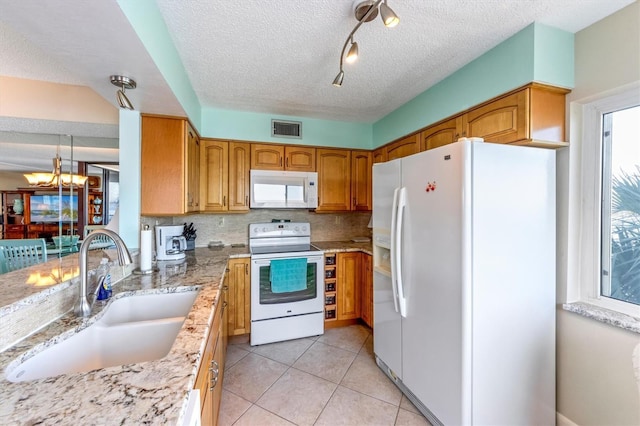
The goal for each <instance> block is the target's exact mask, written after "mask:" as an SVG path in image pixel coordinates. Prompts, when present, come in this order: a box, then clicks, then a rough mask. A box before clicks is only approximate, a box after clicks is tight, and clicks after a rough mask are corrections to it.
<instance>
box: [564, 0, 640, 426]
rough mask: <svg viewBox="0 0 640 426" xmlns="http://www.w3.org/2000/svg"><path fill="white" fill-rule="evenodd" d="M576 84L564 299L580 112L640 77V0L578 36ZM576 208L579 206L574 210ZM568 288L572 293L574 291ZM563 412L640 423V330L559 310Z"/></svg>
mask: <svg viewBox="0 0 640 426" xmlns="http://www.w3.org/2000/svg"><path fill="white" fill-rule="evenodd" d="M575 70H576V75H575V83H576V84H575V89H574V90H573V92H572V93H571V94H570V95H569V96H568V99H567V102H568V106H569V108H568V111H571V112H570V117H569V129H570V135H569V141H570V148H568V149H564V150H561V151H559V152H558V251H557V252H558V301H559V302H560V303H562V302H564V301H566V300H567V297H569V299H570V300H571V299H572V298H573V296H574V295H575V292H573V291H572V285H573V284H574V283H573V280H574V278H575V277H574V276H573V275H572V273H571V271H570V270H569V268H568V266H567V265H568V259H569V255H570V251H569V250H568V248H569V245H570V244H573V245H576V244H579V242H577V241H576V240H575V239H573V238H572V236H570V235H569V232H570V231H569V223H570V222H572V220H573V217H570V213H569V212H570V208H569V206H570V205H572V206H577V209H580V208H581V204H580V200H579V198H574V199H573V200H569V199H568V194H569V184H570V181H571V185H575V184H576V182H577V181H576V179H577V178H579V176H577V175H570V174H569V162H570V161H575V160H576V159H578V158H579V157H580V155H581V140H580V132H579V131H578V129H579V128H580V126H581V123H580V116H579V114H576V110H578V109H579V108H578V107H579V104H580V102H584V101H585V100H586V99H587V98H589V97H592V96H594V95H598V94H601V93H604V92H607V91H609V90H612V89H614V88H617V87H620V86H624V85H627V84H629V83H632V82H633V81H637V80H638V79H640V3H638V2H635V3H633V4H631V5H630V6H628V7H626V8H625V9H622V10H621V11H619V12H617V13H615V14H614V15H611V16H609V17H607V18H605V19H603V20H602V21H600V22H597V23H595V24H594V25H592V26H590V27H588V28H585V29H584V30H582V31H580V32H579V33H577V34H576V38H575ZM571 214H574V210H573V209H572V210H571ZM568 294H569V296H567V295H568ZM557 339H558V345H557V410H558V412H559V413H560V414H561V415H563V416H564V417H566V418H568V419H569V420H570V421H572V422H574V423H576V424H579V425H594V426H595V425H639V424H640V394H639V389H638V386H637V384H636V379H635V377H634V373H633V366H632V359H631V356H632V351H633V348H634V347H635V345H637V344H638V343H640V335H639V334H636V333H631V332H629V331H625V330H622V329H620V328H616V327H613V326H610V325H607V324H603V323H600V322H597V321H595V320H591V319H588V318H584V317H581V316H578V315H577V314H574V313H570V312H566V311H563V310H562V309H561V308H559V309H558V320H557Z"/></svg>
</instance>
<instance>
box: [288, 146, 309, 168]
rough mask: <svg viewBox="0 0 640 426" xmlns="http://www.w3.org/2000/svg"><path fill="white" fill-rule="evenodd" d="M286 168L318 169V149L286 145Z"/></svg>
mask: <svg viewBox="0 0 640 426" xmlns="http://www.w3.org/2000/svg"><path fill="white" fill-rule="evenodd" d="M284 155H285V160H284V168H285V170H292V171H296V172H315V171H316V149H315V148H309V147H304V146H285V147H284Z"/></svg>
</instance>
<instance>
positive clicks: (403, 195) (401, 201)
mask: <svg viewBox="0 0 640 426" xmlns="http://www.w3.org/2000/svg"><path fill="white" fill-rule="evenodd" d="M406 206H407V188H405V187H402V188H400V191H399V193H398V201H397V209H396V210H397V213H396V214H397V219H396V220H397V225H396V233H395V237H396V238H395V240H396V241H395V246H396V250H395V257H396V259H395V263H396V271H397V272H396V287H397V291H398V305H399V307H400V315H401V316H402V317H404V318H406V317H407V300H406V299H405V297H404V287H403V284H402V261H403V255H402V234H403V229H402V227H403V223H404V220H403V219H404V209H405V207H406Z"/></svg>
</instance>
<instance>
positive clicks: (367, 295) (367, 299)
mask: <svg viewBox="0 0 640 426" xmlns="http://www.w3.org/2000/svg"><path fill="white" fill-rule="evenodd" d="M361 256H362V257H361V260H362V276H361V284H362V288H361V289H360V295H361V301H362V302H361V304H360V318H362V320H363V321H364V322H365V324H367V325H368V326H369V327H373V263H372V259H371V255H370V254H365V253H362V255H361Z"/></svg>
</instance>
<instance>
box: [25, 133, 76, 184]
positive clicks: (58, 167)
mask: <svg viewBox="0 0 640 426" xmlns="http://www.w3.org/2000/svg"><path fill="white" fill-rule="evenodd" d="M71 146H72V147H73V137H71ZM72 149H73V148H72ZM24 177H25V178H27V181H28V182H29V186H31V187H35V188H59V187H62V188H70V187H72V186H75V187H82V186H84V183H85V182H86V181H87V176H81V175H75V174H70V173H62V158H61V157H60V144H58V148H57V150H56V156H55V157H54V158H53V170H52V171H51V173H25V174H24Z"/></svg>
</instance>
